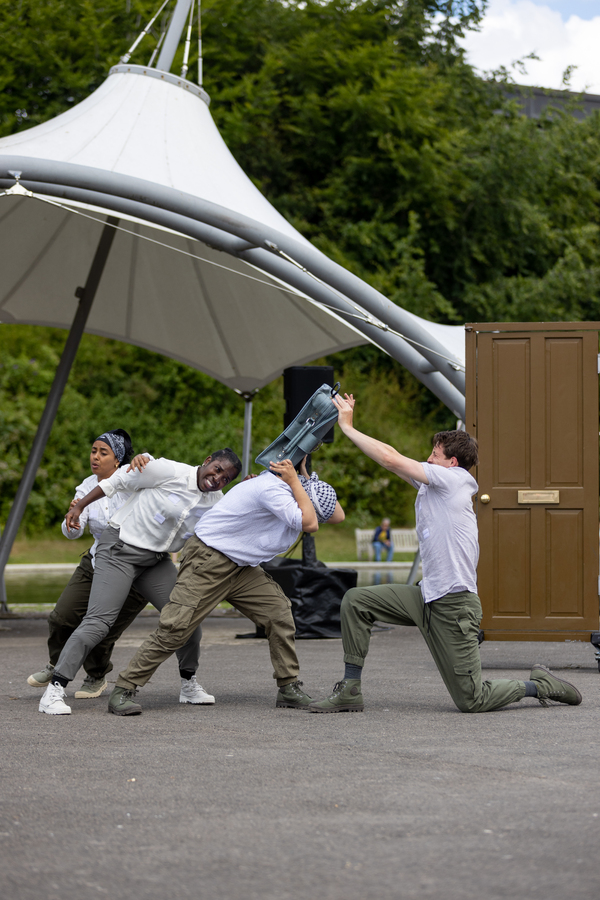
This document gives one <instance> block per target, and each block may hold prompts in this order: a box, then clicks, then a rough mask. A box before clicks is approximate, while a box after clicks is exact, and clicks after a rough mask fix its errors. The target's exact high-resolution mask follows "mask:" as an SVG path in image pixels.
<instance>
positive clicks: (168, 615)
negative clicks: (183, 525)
mask: <svg viewBox="0 0 600 900" xmlns="http://www.w3.org/2000/svg"><path fill="white" fill-rule="evenodd" d="M223 600H226V601H227V602H228V603H231V605H232V606H234V607H235V608H236V609H238V610H239V611H240V612H241V613H243V614H244V615H245V616H247V617H248V618H249V619H251V620H252V621H253V622H254V623H255V624H256V625H262V626H263V627H264V629H265V631H266V634H267V639H268V641H269V650H270V653H271V662H272V664H273V670H274V671H273V678H275V679H277V685H278V686H279V687H281V686H282V685H284V684H291V683H292V682H293V681H297V679H298V673H299V671H300V668H299V665H298V657H297V655H296V646H295V641H294V634H295V631H296V626H295V625H294V619H293V617H292V605H291V603H290V601H289V600H288V598H287V597H286V596H285V594H284V593H283V591H282V590H281V588H280V587H279V585H277V584H275V582H274V581H273V579H272V578H271V576H270V575H268V574H267V573H266V572H265V571H264V570H263V569H261V567H260V566H256V567H253V566H238V565H236V564H235V563H234V562H232V561H231V560H230V559H229V558H228V557H227V556H225V555H224V554H223V553H219V551H218V550H213V549H212V547H207V546H206V544H205V543H203V541H201V540H199V538H197V537H196V536H195V535H194V536H193V537H191V538H190V539H189V540H188V541H187V543H186V545H185V547H184V549H183V553H182V556H181V560H180V567H179V574H178V575H177V583H176V584H175V587H174V588H173V591H172V593H171V596H170V599H169V602H168V603H167V604H166V606H165V607H164V608H163V610H162V612H161V614H160V621H159V625H158V628H157V629H156V631H155V632H154V633H153V634H151V635H150V637H149V638H147V639H146V640H145V641H144V643H143V644H142V646H141V647H140V648H139V650H138V651H137V653H136V654H135V656H134V657H133V659H132V660H131V661H130V663H129V665H128V666H127V668H126V669H125V670H124V671H123V672H121V673H120V674H119V677H118V679H117V686H118V687H123V688H128V689H130V690H132V689H134V688H136V687H139V686H141V685H144V684H146V682H147V681H149V679H150V678H151V677H152V675H153V674H154V672H155V671H156V670H157V669H158V667H159V665H160V664H161V663H162V662H164V660H165V659H167V658H168V657H169V656H171V654H172V653H174V652H175V651H176V650H177V649H178V648H179V647H181V646H183V644H185V642H186V641H187V639H188V638H189V636H190V635H191V634H192V633H193V632H194V629H195V628H196V627H197V626H198V625H199V623H200V622H202V620H203V619H205V618H206V616H207V615H208V614H209V613H210V612H211V610H213V609H214V608H215V606H217V605H218V604H219V603H221V602H222V601H223Z"/></svg>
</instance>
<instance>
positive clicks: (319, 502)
mask: <svg viewBox="0 0 600 900" xmlns="http://www.w3.org/2000/svg"><path fill="white" fill-rule="evenodd" d="M298 478H299V479H300V484H301V485H302V487H303V488H304V490H305V491H306V493H307V494H308V496H309V497H310V500H311V503H312V505H313V506H314V508H315V512H316V514H317V520H318V521H319V522H320V523H321V524H323V522H327V520H328V519H330V518H331V516H332V515H333V513H334V510H335V504H336V503H337V494H336V492H335V490H334V489H333V488H332V487H331V485H330V484H327V482H326V481H319V476H318V475H317V473H316V472H313V473H312V475H311V476H310V478H307V477H306V476H305V475H298Z"/></svg>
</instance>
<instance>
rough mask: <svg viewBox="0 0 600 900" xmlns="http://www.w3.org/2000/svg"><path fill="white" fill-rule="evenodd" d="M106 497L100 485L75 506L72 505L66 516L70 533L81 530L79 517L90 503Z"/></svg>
mask: <svg viewBox="0 0 600 900" xmlns="http://www.w3.org/2000/svg"><path fill="white" fill-rule="evenodd" d="M102 497H104V491H103V490H102V488H101V487H100V485H98V487H95V488H94V489H93V490H92V491H90V492H89V494H86V495H85V497H82V498H81V500H78V501H77V502H76V503H75V504H71V506H70V508H69V512H68V513H67V514H66V516H65V522H66V524H67V529H68V531H77V530H78V528H79V516H80V515H81V513H82V512H83V510H84V509H85V508H86V506H89V505H90V503H93V502H94V500H100V499H102Z"/></svg>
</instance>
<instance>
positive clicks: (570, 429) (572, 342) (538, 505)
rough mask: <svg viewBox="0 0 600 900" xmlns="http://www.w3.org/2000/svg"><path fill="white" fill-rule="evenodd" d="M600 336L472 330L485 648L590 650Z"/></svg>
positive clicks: (594, 624)
mask: <svg viewBox="0 0 600 900" xmlns="http://www.w3.org/2000/svg"><path fill="white" fill-rule="evenodd" d="M599 328H600V326H599V325H598V323H537V324H536V323H534V324H524V323H510V324H506V323H500V324H493V325H472V326H467V384H468V386H467V430H468V431H470V432H471V433H473V434H475V435H476V436H477V439H478V440H479V448H480V463H479V467H478V471H477V480H478V483H479V493H478V497H477V518H478V523H479V541H480V562H479V570H478V584H479V593H480V597H481V602H482V606H483V611H484V618H483V621H482V625H481V627H482V629H483V631H484V634H485V636H486V638H488V639H491V640H516V639H521V640H536V639H537V640H569V639H570V640H586V641H588V640H589V639H590V631H595V630H597V629H598V619H599V614H598V581H599V579H598V330H599Z"/></svg>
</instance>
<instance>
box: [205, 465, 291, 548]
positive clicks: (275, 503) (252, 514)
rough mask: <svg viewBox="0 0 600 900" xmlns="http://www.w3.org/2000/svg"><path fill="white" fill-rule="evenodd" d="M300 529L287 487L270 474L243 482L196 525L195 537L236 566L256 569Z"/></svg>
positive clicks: (288, 541)
mask: <svg viewBox="0 0 600 900" xmlns="http://www.w3.org/2000/svg"><path fill="white" fill-rule="evenodd" d="M301 530H302V511H301V509H300V507H299V506H298V504H297V503H296V500H295V499H294V495H293V493H292V489H291V487H290V486H289V484H286V483H285V481H282V480H281V479H280V478H277V476H276V475H273V473H272V472H263V474H262V475H259V476H258V478H251V479H250V481H243V482H242V483H241V484H238V485H236V486H235V487H234V488H232V489H231V490H230V491H228V492H227V494H226V495H225V497H224V498H223V500H222V502H221V503H219V505H218V506H217V507H215V509H211V511H210V512H208V513H207V514H206V515H205V516H204V517H203V518H202V520H201V521H199V522H198V523H197V525H196V528H195V532H196V535H197V536H198V537H199V538H200V540H201V541H203V542H204V543H205V544H207V545H208V546H209V547H213V548H214V549H215V550H219V551H220V552H221V553H223V554H225V556H227V557H228V558H229V559H230V560H231V561H232V562H234V563H236V565H238V566H258V565H260V563H261V562H266V561H267V560H269V559H273V557H274V556H277V554H278V553H283V552H284V551H285V550H287V549H288V548H289V547H290V546H291V545H292V544H293V543H294V541H295V540H296V539H297V537H298V535H299V533H300V531H301Z"/></svg>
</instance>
